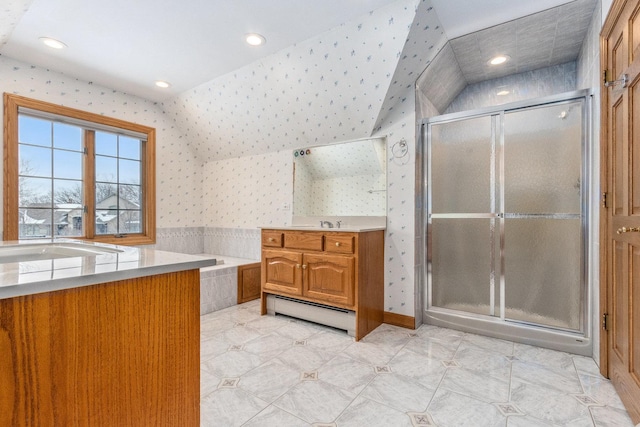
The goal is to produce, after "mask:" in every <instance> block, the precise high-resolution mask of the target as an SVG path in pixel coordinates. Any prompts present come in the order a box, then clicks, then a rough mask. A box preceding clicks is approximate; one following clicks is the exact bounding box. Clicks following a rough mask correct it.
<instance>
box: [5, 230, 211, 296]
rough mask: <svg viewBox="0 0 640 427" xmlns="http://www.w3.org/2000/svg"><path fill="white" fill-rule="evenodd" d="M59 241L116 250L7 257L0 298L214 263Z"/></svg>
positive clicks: (9, 244) (11, 244) (21, 244)
mask: <svg viewBox="0 0 640 427" xmlns="http://www.w3.org/2000/svg"><path fill="white" fill-rule="evenodd" d="M51 243H52V242H51V241H50V240H34V241H28V242H26V241H21V242H0V251H1V252H3V253H4V254H5V255H6V256H8V257H11V256H12V252H13V253H17V251H18V249H20V250H22V249H23V248H25V247H26V245H29V244H51ZM58 243H62V244H66V243H71V244H73V245H82V246H83V247H87V248H88V249H99V248H100V247H105V248H106V249H110V250H113V249H116V250H117V252H114V251H112V252H106V253H99V254H96V253H87V254H82V255H81V256H69V257H64V258H56V259H42V260H34V261H20V256H17V257H15V256H14V258H17V261H16V260H15V259H14V260H11V259H10V260H9V262H4V263H0V299H4V298H12V297H16V296H22V295H32V294H37V293H42V292H51V291H57V290H63V289H71V288H76V287H81V286H88V285H94V284H98V283H108V282H113V281H118V280H126V279H133V278H137V277H144V276H151V275H156V274H164V273H173V272H177V271H185V270H193V269H199V268H201V267H209V266H213V265H215V258H213V257H208V258H207V257H203V256H198V255H187V254H181V253H174V252H165V251H158V250H154V249H145V248H137V247H130V246H116V245H106V244H99V243H92V242H81V241H77V240H71V239H60V240H56V241H55V244H58ZM16 245H18V246H16ZM14 247H15V250H14V249H13V248H14ZM0 258H2V257H1V256H0Z"/></svg>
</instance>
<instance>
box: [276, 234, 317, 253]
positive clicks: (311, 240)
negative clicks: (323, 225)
mask: <svg viewBox="0 0 640 427" xmlns="http://www.w3.org/2000/svg"><path fill="white" fill-rule="evenodd" d="M322 235H323V234H322V233H316V232H313V231H302V232H299V231H290V232H286V233H285V234H284V247H285V248H287V249H307V250H310V251H321V250H322Z"/></svg>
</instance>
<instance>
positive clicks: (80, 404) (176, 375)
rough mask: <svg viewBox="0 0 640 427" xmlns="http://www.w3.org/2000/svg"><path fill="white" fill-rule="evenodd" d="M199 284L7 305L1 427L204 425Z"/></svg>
mask: <svg viewBox="0 0 640 427" xmlns="http://www.w3.org/2000/svg"><path fill="white" fill-rule="evenodd" d="M199 281H200V272H199V270H197V269H196V270H190V271H184V272H178V273H167V274H160V275H156V276H150V277H141V278H135V279H128V280H122V281H118V282H113V283H105V284H98V285H91V286H84V287H79V288H73V289H67V290H61V291H56V292H46V293H41V294H35V295H28V296H20V297H15V298H8V299H3V300H0V426H11V427H22V426H25V427H26V426H39V427H47V426H52V427H53V426H78V427H79V426H105V427H106V426H185V427H187V426H189V427H197V426H199V425H200V287H199Z"/></svg>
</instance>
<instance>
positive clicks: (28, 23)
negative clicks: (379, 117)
mask: <svg viewBox="0 0 640 427" xmlns="http://www.w3.org/2000/svg"><path fill="white" fill-rule="evenodd" d="M395 1H396V0H321V1H318V0H269V1H264V0H181V1H177V0H135V1H132V0H109V1H105V0H7V3H6V6H5V4H3V8H4V10H3V16H4V17H6V18H4V19H3V17H2V16H0V54H2V55H6V56H8V57H11V58H14V59H18V60H20V61H23V62H26V63H30V64H34V65H39V66H43V67H47V68H50V69H53V70H56V71H61V72H63V73H65V74H67V75H70V76H73V77H77V78H80V79H82V80H87V81H92V82H95V83H97V84H100V85H103V86H106V87H110V88H113V89H116V90H120V91H123V92H127V93H130V94H134V95H138V96H141V97H144V98H146V99H150V100H155V101H162V100H165V99H168V98H171V97H173V96H175V95H177V94H178V93H181V92H184V91H185V90H188V89H191V88H193V87H195V86H198V85H199V84H201V83H204V82H207V81H211V80H213V79H215V78H217V77H219V76H222V75H224V74H227V73H230V72H231V71H233V70H236V69H239V68H241V67H243V66H245V65H248V64H250V63H252V62H255V61H259V60H260V59H261V58H263V57H266V56H268V55H271V54H273V53H275V52H277V51H280V50H282V49H284V48H285V47H287V46H291V45H293V44H296V43H300V42H302V41H304V40H307V39H309V38H311V37H313V36H315V35H318V34H320V33H323V32H325V31H327V30H329V29H331V28H334V27H336V26H339V25H341V24H343V23H346V22H349V21H351V20H354V19H355V18H357V17H359V16H362V15H365V14H367V13H368V12H369V11H371V10H375V9H378V8H380V7H383V6H385V5H387V4H390V3H394V2H395ZM431 1H432V3H433V5H434V8H435V10H436V13H437V15H438V17H439V18H440V21H441V22H442V25H443V28H444V30H445V32H446V34H447V36H448V37H449V38H454V37H456V36H459V35H462V34H466V33H468V32H471V31H475V30H478V29H481V28H486V27H489V26H492V25H495V24H498V23H500V22H505V21H509V20H511V19H515V18H518V17H521V16H524V15H527V14H530V13H533V12H536V11H540V10H544V9H547V8H549V7H553V6H557V5H559V4H563V3H567V0H518V1H515V0H482V1H478V0H431ZM3 3H4V0H3ZM415 3H416V6H417V4H418V3H419V1H418V0H416V2H415ZM8 17H11V19H9V18H8ZM249 32H258V33H261V34H262V35H264V36H265V37H266V39H267V43H266V45H264V46H262V47H259V48H255V47H250V46H248V45H246V44H245V43H244V41H243V35H244V34H245V33H249ZM3 35H5V36H4V37H3ZM42 36H49V37H53V38H56V39H59V40H61V41H63V42H65V43H66V44H67V45H68V48H67V49H64V50H61V51H55V50H52V49H49V48H46V47H45V46H44V45H42V44H41V43H40V42H39V41H38V38H39V37H42ZM155 80H166V81H169V82H171V84H172V87H171V88H169V89H168V90H161V89H158V88H156V87H155V86H154V85H153V82H154V81H155Z"/></svg>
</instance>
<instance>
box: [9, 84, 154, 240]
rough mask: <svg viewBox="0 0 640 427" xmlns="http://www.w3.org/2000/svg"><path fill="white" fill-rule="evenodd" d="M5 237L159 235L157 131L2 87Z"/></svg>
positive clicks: (122, 237)
mask: <svg viewBox="0 0 640 427" xmlns="http://www.w3.org/2000/svg"><path fill="white" fill-rule="evenodd" d="M4 103H5V129H6V132H5V135H4V139H5V141H4V150H5V179H6V182H5V192H4V205H5V217H4V238H5V240H25V239H43V238H45V239H56V238H60V237H65V238H80V239H89V240H95V241H101V242H109V243H117V244H150V243H154V242H155V130H154V129H153V128H149V127H146V126H142V125H138V124H134V123H129V122H124V121H121V120H117V119H112V118H107V117H104V116H101V115H95V114H91V113H87V112H83V111H79V110H75V109H71V108H67V107H61V106H57V105H53V104H48V103H44V102H41V101H36V100H31V99H28V98H23V97H19V96H15V95H9V94H5V96H4Z"/></svg>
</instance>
